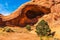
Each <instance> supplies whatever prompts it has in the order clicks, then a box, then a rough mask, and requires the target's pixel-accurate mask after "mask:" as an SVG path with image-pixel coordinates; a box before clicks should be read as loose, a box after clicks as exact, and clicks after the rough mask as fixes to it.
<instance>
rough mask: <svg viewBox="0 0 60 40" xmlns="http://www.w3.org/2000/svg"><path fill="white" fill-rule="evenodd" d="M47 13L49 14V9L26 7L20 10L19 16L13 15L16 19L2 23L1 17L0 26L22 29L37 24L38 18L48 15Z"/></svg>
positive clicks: (36, 6) (35, 6)
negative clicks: (20, 27) (19, 27)
mask: <svg viewBox="0 0 60 40" xmlns="http://www.w3.org/2000/svg"><path fill="white" fill-rule="evenodd" d="M18 12H19V11H18ZM49 12H50V9H49V8H45V7H43V6H38V5H26V6H25V7H24V8H23V9H22V10H21V14H19V16H17V15H15V14H13V15H15V16H17V17H15V18H12V19H9V20H6V21H3V17H2V18H0V26H1V25H2V26H4V25H8V26H11V25H13V26H22V27H24V26H26V25H34V24H35V23H37V21H38V18H40V17H42V16H43V15H45V14H48V13H49ZM19 13H20V12H19ZM16 14H17V13H16ZM7 17H8V16H7ZM12 17H14V16H12ZM4 22H5V23H4Z"/></svg>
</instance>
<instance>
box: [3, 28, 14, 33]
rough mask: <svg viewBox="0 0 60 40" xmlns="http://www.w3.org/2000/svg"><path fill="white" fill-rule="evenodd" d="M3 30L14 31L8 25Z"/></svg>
mask: <svg viewBox="0 0 60 40" xmlns="http://www.w3.org/2000/svg"><path fill="white" fill-rule="evenodd" d="M3 31H5V32H14V30H12V29H11V28H9V27H5V28H4V30H3Z"/></svg>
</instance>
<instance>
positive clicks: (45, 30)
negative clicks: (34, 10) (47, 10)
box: [36, 20, 55, 36]
mask: <svg viewBox="0 0 60 40" xmlns="http://www.w3.org/2000/svg"><path fill="white" fill-rule="evenodd" d="M36 33H37V34H38V35H39V36H54V34H55V32H51V29H50V28H49V25H48V23H47V22H46V21H45V20H41V21H40V22H39V23H38V25H37V26H36Z"/></svg>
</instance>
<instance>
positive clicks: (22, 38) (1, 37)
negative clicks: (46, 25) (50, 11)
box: [0, 26, 60, 40]
mask: <svg viewBox="0 0 60 40" xmlns="http://www.w3.org/2000/svg"><path fill="white" fill-rule="evenodd" d="M10 28H11V29H13V30H14V31H15V32H9V33H8V32H1V31H0V40H40V37H38V35H37V34H36V33H35V27H32V31H28V30H27V29H26V28H25V27H24V28H21V27H10ZM51 30H52V31H55V32H56V33H55V36H54V38H57V39H58V40H60V27H59V26H58V27H51ZM50 40H54V39H50Z"/></svg>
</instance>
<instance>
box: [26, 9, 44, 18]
mask: <svg viewBox="0 0 60 40" xmlns="http://www.w3.org/2000/svg"><path fill="white" fill-rule="evenodd" d="M43 15H44V13H43V12H42V11H40V12H36V11H32V10H28V11H27V12H26V16H27V18H29V19H33V18H36V17H37V16H40V17H41V16H43Z"/></svg>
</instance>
